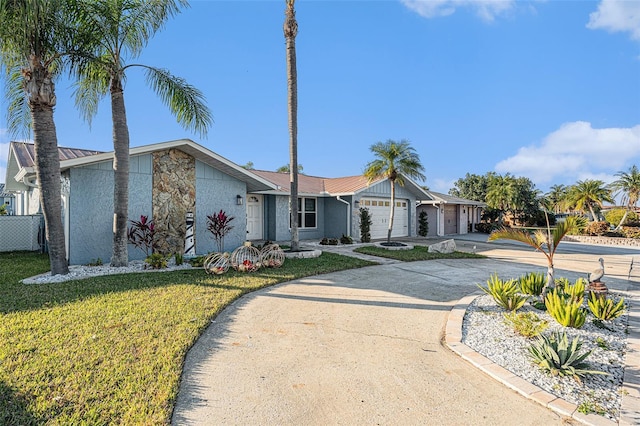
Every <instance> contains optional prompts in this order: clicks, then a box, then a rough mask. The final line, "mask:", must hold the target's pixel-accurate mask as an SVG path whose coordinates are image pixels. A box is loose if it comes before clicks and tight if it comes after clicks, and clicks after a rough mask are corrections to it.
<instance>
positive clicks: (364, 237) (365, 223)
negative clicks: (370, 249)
mask: <svg viewBox="0 0 640 426" xmlns="http://www.w3.org/2000/svg"><path fill="white" fill-rule="evenodd" d="M372 223H373V222H372V221H371V213H370V212H369V209H368V208H366V207H360V241H362V242H363V243H368V242H370V241H371V224H372Z"/></svg>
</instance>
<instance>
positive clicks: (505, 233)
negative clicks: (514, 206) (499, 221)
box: [488, 228, 542, 250]
mask: <svg viewBox="0 0 640 426" xmlns="http://www.w3.org/2000/svg"><path fill="white" fill-rule="evenodd" d="M495 240H511V241H519V242H521V243H524V244H526V245H528V246H530V247H533V248H534V249H536V250H541V249H542V244H540V242H539V241H538V239H537V238H536V237H535V236H534V235H532V234H531V233H529V232H528V231H524V230H522V229H510V228H500V229H497V230H495V231H493V232H492V233H491V234H490V235H489V239H488V241H495Z"/></svg>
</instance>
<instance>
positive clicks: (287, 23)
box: [283, 0, 300, 251]
mask: <svg viewBox="0 0 640 426" xmlns="http://www.w3.org/2000/svg"><path fill="white" fill-rule="evenodd" d="M293 5H294V0H287V7H286V9H285V20H284V27H283V30H284V37H285V40H286V49H287V89H288V90H287V108H288V113H289V114H288V115H289V180H290V184H291V188H290V192H291V195H290V199H289V202H290V206H291V251H299V250H300V239H299V236H298V225H299V224H298V73H297V68H296V35H297V33H298V23H297V22H296V12H295V10H294V8H293Z"/></svg>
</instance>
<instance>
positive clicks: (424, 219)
mask: <svg viewBox="0 0 640 426" xmlns="http://www.w3.org/2000/svg"><path fill="white" fill-rule="evenodd" d="M427 234H429V214H428V213H427V212H426V211H424V210H422V211H421V212H420V214H419V215H418V235H420V236H421V237H426V236H427Z"/></svg>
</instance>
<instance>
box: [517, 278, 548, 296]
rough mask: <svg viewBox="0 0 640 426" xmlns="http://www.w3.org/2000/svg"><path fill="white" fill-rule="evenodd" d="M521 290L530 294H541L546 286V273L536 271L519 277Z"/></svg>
mask: <svg viewBox="0 0 640 426" xmlns="http://www.w3.org/2000/svg"><path fill="white" fill-rule="evenodd" d="M518 284H519V285H520V291H522V292H523V293H524V294H528V295H529V296H540V294H542V289H543V288H544V275H543V274H541V273H536V272H529V273H528V274H525V275H522V276H521V277H520V278H518Z"/></svg>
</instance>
